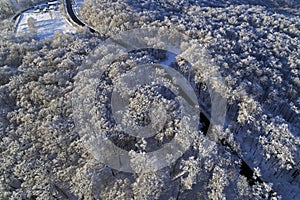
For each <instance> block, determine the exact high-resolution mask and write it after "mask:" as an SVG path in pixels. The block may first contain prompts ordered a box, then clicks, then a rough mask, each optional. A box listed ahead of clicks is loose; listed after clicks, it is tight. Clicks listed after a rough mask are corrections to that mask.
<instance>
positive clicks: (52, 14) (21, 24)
mask: <svg viewBox="0 0 300 200" xmlns="http://www.w3.org/2000/svg"><path fill="white" fill-rule="evenodd" d="M30 18H33V19H34V20H33V21H34V23H33V27H31V28H30V27H29V25H28V20H30ZM55 32H63V33H75V32H76V29H75V28H74V27H72V26H71V25H70V24H69V23H68V21H67V20H66V19H65V17H64V16H63V15H62V14H61V13H60V11H59V10H56V9H52V10H51V9H48V10H47V11H43V9H35V10H29V11H27V12H25V13H22V14H21V15H20V17H19V19H18V22H17V27H16V33H17V35H22V34H32V33H33V34H36V35H37V37H38V38H39V39H44V38H51V37H53V34H54V33H55Z"/></svg>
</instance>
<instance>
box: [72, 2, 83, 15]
mask: <svg viewBox="0 0 300 200" xmlns="http://www.w3.org/2000/svg"><path fill="white" fill-rule="evenodd" d="M83 2H84V0H74V6H73V8H74V11H75V14H76V15H77V16H79V9H80V7H81V5H82V4H83Z"/></svg>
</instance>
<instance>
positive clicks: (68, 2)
mask: <svg viewBox="0 0 300 200" xmlns="http://www.w3.org/2000/svg"><path fill="white" fill-rule="evenodd" d="M64 6H65V10H66V13H67V14H68V17H69V19H70V20H72V22H73V23H75V24H77V25H79V26H81V27H88V28H89V30H90V31H91V32H92V33H95V32H96V30H95V29H93V28H91V27H89V26H88V25H86V24H85V23H83V22H82V21H81V20H80V19H79V18H78V17H77V16H76V14H75V12H74V10H73V6H72V0H64Z"/></svg>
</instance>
